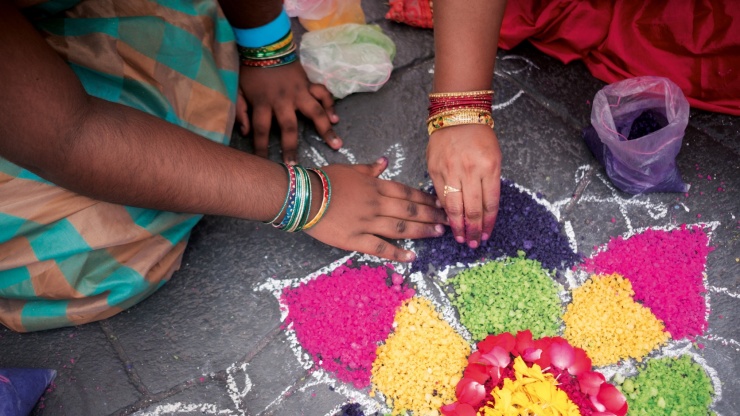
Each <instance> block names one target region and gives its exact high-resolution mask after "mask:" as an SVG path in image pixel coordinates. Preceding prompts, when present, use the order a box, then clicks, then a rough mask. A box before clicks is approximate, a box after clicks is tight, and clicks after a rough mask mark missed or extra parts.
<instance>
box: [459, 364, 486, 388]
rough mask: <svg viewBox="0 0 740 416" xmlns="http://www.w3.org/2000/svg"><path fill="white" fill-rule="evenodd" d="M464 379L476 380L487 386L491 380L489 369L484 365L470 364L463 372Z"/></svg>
mask: <svg viewBox="0 0 740 416" xmlns="http://www.w3.org/2000/svg"><path fill="white" fill-rule="evenodd" d="M463 377H465V378H469V379H472V380H475V381H477V382H478V383H480V384H485V383H486V381H488V379H489V378H490V376H489V375H488V367H486V366H485V365H483V364H469V365H468V367H467V368H466V369H465V371H464V372H463Z"/></svg>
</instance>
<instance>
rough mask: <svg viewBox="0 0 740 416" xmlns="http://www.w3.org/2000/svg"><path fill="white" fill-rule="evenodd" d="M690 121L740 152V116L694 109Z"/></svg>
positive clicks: (737, 152)
mask: <svg viewBox="0 0 740 416" xmlns="http://www.w3.org/2000/svg"><path fill="white" fill-rule="evenodd" d="M689 123H690V124H691V125H692V126H694V127H696V128H697V129H699V130H701V131H702V132H704V133H705V134H706V135H708V136H709V137H712V138H713V139H715V140H717V141H719V142H721V143H722V144H724V145H725V146H727V147H729V148H730V149H732V150H733V151H734V152H735V154H740V117H736V116H731V115H729V114H718V113H711V112H709V111H703V110H696V109H692V110H691V113H690V118H689Z"/></svg>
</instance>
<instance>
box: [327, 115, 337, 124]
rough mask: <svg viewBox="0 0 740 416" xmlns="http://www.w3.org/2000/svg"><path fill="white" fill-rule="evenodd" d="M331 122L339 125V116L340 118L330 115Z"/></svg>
mask: <svg viewBox="0 0 740 416" xmlns="http://www.w3.org/2000/svg"><path fill="white" fill-rule="evenodd" d="M329 120H330V121H331V122H332V123H339V116H338V115H336V114H332V115H330V116H329Z"/></svg>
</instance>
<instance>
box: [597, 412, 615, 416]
mask: <svg viewBox="0 0 740 416" xmlns="http://www.w3.org/2000/svg"><path fill="white" fill-rule="evenodd" d="M591 416H617V415H615V414H614V413H612V412H593V413H591Z"/></svg>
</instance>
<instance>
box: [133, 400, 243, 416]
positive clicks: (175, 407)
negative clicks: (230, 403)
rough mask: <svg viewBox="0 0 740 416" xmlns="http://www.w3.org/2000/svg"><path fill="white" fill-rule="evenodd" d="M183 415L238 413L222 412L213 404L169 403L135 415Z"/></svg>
mask: <svg viewBox="0 0 740 416" xmlns="http://www.w3.org/2000/svg"><path fill="white" fill-rule="evenodd" d="M183 413H198V414H203V415H226V416H235V415H236V413H234V412H232V411H231V410H221V409H218V407H216V405H213V404H192V403H187V404H186V403H168V404H161V405H158V406H157V407H155V408H154V409H151V410H146V411H144V410H142V411H139V412H136V413H134V415H136V416H162V415H181V414H183Z"/></svg>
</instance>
